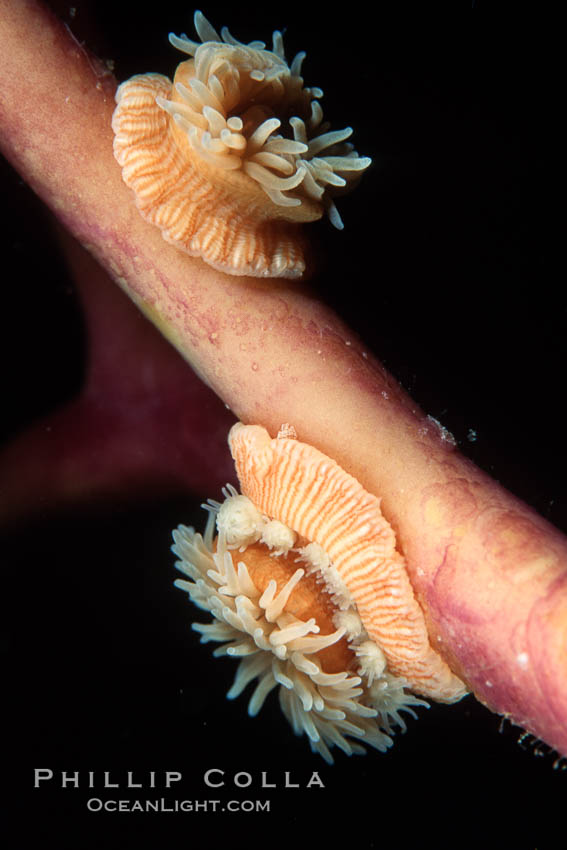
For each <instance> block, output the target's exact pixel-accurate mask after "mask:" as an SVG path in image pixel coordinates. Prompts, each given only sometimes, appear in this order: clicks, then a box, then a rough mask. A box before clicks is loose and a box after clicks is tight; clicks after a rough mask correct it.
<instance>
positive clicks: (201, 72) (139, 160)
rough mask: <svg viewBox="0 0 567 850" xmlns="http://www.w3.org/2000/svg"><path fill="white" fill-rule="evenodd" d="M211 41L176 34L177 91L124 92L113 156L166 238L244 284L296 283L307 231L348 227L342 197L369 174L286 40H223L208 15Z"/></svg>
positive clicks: (147, 80) (161, 84)
mask: <svg viewBox="0 0 567 850" xmlns="http://www.w3.org/2000/svg"><path fill="white" fill-rule="evenodd" d="M194 21H195V29H196V31H197V34H198V36H199V37H200V39H201V41H202V42H203V43H202V44H198V43H197V42H195V41H192V40H191V39H189V38H188V37H187V36H186V35H182V36H180V37H178V36H175V35H173V34H172V35H170V41H171V43H172V44H173V45H174V46H175V47H176V48H178V49H179V50H181V51H183V52H184V53H186V54H188V55H189V56H191V57H192V58H191V59H189V60H187V61H184V62H182V63H181V64H180V65H179V66H178V68H177V70H176V73H175V79H174V83H173V85H172V83H171V81H170V80H169V79H168V78H167V77H165V76H162V75H160V74H142V75H137V76H135V77H132V79H130V80H127V81H126V82H125V83H122V85H121V86H119V88H118V90H117V92H116V102H117V107H116V109H115V112H114V116H113V121H112V127H113V130H114V133H115V139H114V153H115V156H116V159H117V161H118V162H119V164H120V165H121V166H122V175H123V179H124V181H125V182H126V184H127V185H128V186H130V187H131V188H132V189H133V190H134V192H135V196H136V203H137V205H138V208H139V209H140V212H141V213H142V215H143V216H144V218H146V219H147V220H148V221H150V222H152V223H153V224H156V225H157V226H158V227H159V228H160V229H161V231H162V234H163V236H164V238H165V239H166V240H167V241H168V242H171V243H173V244H175V245H176V246H177V247H179V248H181V249H182V250H184V251H186V252H187V253H189V254H191V255H192V256H202V257H203V259H204V260H206V261H207V262H208V263H210V264H211V265H212V266H214V267H215V268H219V269H221V270H223V271H226V272H229V273H231V274H236V275H244V274H247V275H256V276H261V277H291V278H293V277H299V276H300V275H301V274H302V273H303V271H304V269H305V259H304V246H303V239H302V237H301V234H300V230H299V225H300V223H302V222H309V221H314V220H316V219H318V218H321V216H322V215H323V213H324V212H325V211H326V212H327V213H328V215H329V217H330V220H331V222H332V223H333V224H334V225H335V226H336V227H338V228H342V222H341V218H340V216H339V213H338V211H337V209H336V207H335V205H334V202H333V200H332V197H333V195H335V194H336V193H339V192H341V191H344V190H345V189H347V188H348V186H349V184H351V183H352V182H353V181H354V180H355V179H356V178H358V177H359V176H360V173H361V172H362V171H363V170H364V169H365V168H367V167H368V165H369V164H370V159H368V158H367V157H359V156H358V154H357V153H356V151H355V150H353V147H352V145H351V144H349V143H348V142H347V141H346V140H347V139H348V138H349V136H350V135H351V133H352V130H351V128H350V127H347V128H346V129H344V130H339V131H330V130H329V125H328V124H327V123H325V122H323V110H322V108H321V105H320V103H319V98H320V97H322V94H323V93H322V91H321V90H320V89H318V88H308V87H306V86H305V85H304V82H303V78H302V77H301V64H302V61H303V59H304V57H305V54H304V53H299V54H298V55H297V56H296V57H295V59H294V60H293V61H292V63H291V65H288V64H287V62H286V59H285V55H284V49H283V40H282V36H281V33H279V32H274V34H273V46H272V50H271V51H270V50H266V48H265V45H264V43H263V42H258V41H252V42H250V43H249V44H242V43H240V42H239V41H237V40H236V39H235V38H233V37H232V35H231V34H230V33H229V31H228V30H227V29H226V27H225V28H223V29H222V31H221V34H220V35H219V34H218V33H217V32H216V31H215V30H214V29H213V27H212V26H211V25H210V24H209V22H208V21H207V20H206V19H205V18H204V16H203V15H202V14H201V13H200V12H196V13H195V19H194Z"/></svg>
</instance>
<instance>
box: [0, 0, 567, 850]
mask: <svg viewBox="0 0 567 850" xmlns="http://www.w3.org/2000/svg"><path fill="white" fill-rule="evenodd" d="M51 5H53V7H54V8H56V9H57V10H58V12H59V13H60V14H61V15H62V17H63V18H64V19H65V20H66V21H67V22H68V23H69V24H70V26H71V27H72V29H73V31H74V32H75V34H76V35H77V37H78V38H79V39H80V40H84V41H86V43H87V45H88V46H89V47H90V48H91V49H92V50H93V51H94V52H95V53H97V54H98V55H99V56H101V57H102V58H106V59H111V60H113V61H114V63H115V73H116V75H117V77H118V79H119V80H122V79H125V78H127V77H128V76H130V75H131V74H133V73H137V72H144V71H148V70H152V71H159V72H162V73H167V74H171V72H172V71H173V69H174V67H175V64H176V61H177V58H178V56H177V54H176V52H175V51H174V50H173V48H171V47H170V46H169V44H168V42H167V33H168V32H169V31H170V30H173V31H174V32H177V33H179V32H182V31H186V32H188V33H189V35H191V33H192V22H191V17H192V10H191V8H190V7H189V6H188V5H187V3H186V2H183V3H180V2H175V1H174V0H163V2H162V3H161V4H158V5H157V6H156V7H155V8H152V9H151V10H150V9H149V7H145V8H141V5H142V4H139V3H138V2H134V0H121V2H113V3H111V2H106V0H105V2H96V3H95V2H94V0H93V2H80V0H77V2H75V3H74V4H73V6H74V9H75V13H74V15H73V16H71V13H70V11H69V9H70V4H64V3H55V2H53V3H52V4H51ZM369 8H370V7H365V6H364V5H362V6H356V7H355V6H354V4H353V5H352V6H350V7H349V6H347V7H345V8H344V9H343V11H342V12H339V11H338V10H336V9H335V10H333V9H331V7H330V6H328V5H327V4H323V3H293V2H288V3H286V4H280V5H279V6H276V5H273V4H272V5H270V6H268V4H265V3H262V4H260V3H251V4H246V7H245V9H244V7H243V6H241V5H236V4H230V5H229V4H221V3H215V2H212V3H211V4H209V6H207V7H206V8H204V9H203V11H204V12H205V14H206V15H207V17H208V18H209V19H210V20H211V22H212V23H213V24H214V25H215V26H216V27H217V28H220V26H222V25H223V24H227V25H228V26H229V28H230V29H231V31H232V33H233V35H235V36H236V37H237V38H240V39H241V40H243V41H248V40H251V39H253V38H264V39H265V40H266V41H268V42H269V40H270V34H271V31H272V30H273V29H275V28H279V29H284V30H286V33H285V43H286V46H287V51H288V54H287V55H288V58H291V57H292V56H293V55H294V54H295V52H297V51H298V50H302V49H305V50H306V51H307V59H306V61H305V63H304V68H303V73H304V77H305V79H306V82H307V83H308V84H311V85H320V86H321V87H322V88H323V90H324V92H325V97H324V99H323V106H324V109H325V114H326V115H327V116H328V117H329V118H330V120H331V121H332V123H333V126H334V127H341V126H344V125H346V124H350V125H352V126H353V127H354V129H355V136H354V140H355V142H356V147H357V149H358V150H359V152H360V153H361V154H364V155H370V156H372V157H373V160H374V164H373V167H372V169H371V170H370V171H369V172H368V173H367V175H366V176H365V178H364V180H363V181H362V183H361V185H360V186H359V187H358V189H357V190H356V191H355V193H354V194H353V195H352V196H350V197H347V198H345V199H343V200H342V201H341V202H340V211H341V214H342V216H343V220H344V222H345V230H344V232H342V233H339V234H337V233H335V232H333V231H332V229H331V227H330V225H329V224H328V223H326V222H321V223H320V224H317V225H315V226H314V227H313V232H314V239H315V241H316V244H317V246H318V252H319V262H320V264H321V271H320V272H319V275H318V277H317V278H316V279H315V281H314V285H315V286H317V287H320V292H321V297H322V298H324V299H325V300H327V301H328V302H329V303H330V304H331V305H333V306H334V307H335V308H336V309H337V311H338V312H340V314H341V315H342V316H343V317H344V318H345V319H346V321H347V322H348V323H349V324H351V326H352V327H353V328H354V329H355V330H356V331H358V333H359V334H360V335H361V336H362V338H363V339H364V340H365V343H366V344H367V346H368V347H369V348H370V349H372V350H373V351H374V352H375V353H376V354H377V355H378V356H379V357H380V358H381V359H382V361H383V362H384V363H385V364H386V366H387V367H388V368H389V369H390V371H391V372H392V373H393V374H394V375H395V376H396V377H397V378H398V380H400V381H401V383H402V384H403V386H404V387H405V388H406V389H407V390H409V392H410V393H411V394H412V395H413V396H414V398H415V399H416V400H417V401H418V402H419V403H420V404H421V405H422V406H423V408H424V409H425V410H426V411H427V412H428V413H430V414H431V415H432V416H434V417H436V418H437V419H439V420H440V421H441V422H442V423H443V424H444V425H445V426H446V427H447V428H449V430H450V431H452V433H453V434H454V436H455V438H456V440H457V441H458V443H459V446H460V448H461V450H462V451H463V452H464V453H466V454H467V455H468V456H469V457H471V458H472V459H473V460H474V461H475V462H477V463H478V464H479V465H480V466H481V467H483V468H484V469H486V470H487V471H488V472H489V473H490V474H491V475H493V476H494V477H495V478H496V479H497V480H499V481H500V482H502V483H503V484H504V485H505V486H507V487H508V488H509V489H511V490H512V491H513V492H514V493H516V494H517V495H519V496H520V497H522V498H523V499H525V500H526V501H527V502H528V503H529V504H531V505H532V506H534V507H535V508H536V509H537V510H538V511H539V512H540V513H542V514H543V515H544V516H545V517H547V518H548V519H549V520H550V521H551V522H553V523H554V524H556V525H557V526H558V527H559V528H562V529H563V530H565V531H567V502H566V498H565V486H564V481H565V473H566V471H567V470H566V461H565V448H564V430H565V429H564V400H563V399H564V394H565V363H566V361H567V357H566V355H567V344H566V330H567V300H566V296H565V288H564V284H563V282H562V281H560V279H559V273H558V272H557V271H556V270H554V268H553V267H552V265H551V264H550V262H549V248H548V241H549V240H548V233H549V231H550V230H551V229H552V228H551V222H550V216H549V213H548V197H549V194H550V193H549V189H548V181H549V180H550V179H552V178H551V176H550V170H549V171H547V170H546V169H545V168H544V165H545V163H546V160H548V159H549V155H548V152H547V148H548V141H547V138H548V132H549V131H548V127H547V115H546V109H547V107H546V97H545V93H546V90H547V88H548V78H547V74H548V72H547V70H546V67H547V66H546V61H545V60H546V57H547V53H548V51H549V49H550V48H549V46H548V42H549V39H550V32H549V30H548V28H546V26H545V25H543V23H542V22H541V21H538V20H534V18H533V15H532V17H531V18H526V19H524V20H522V21H519V20H518V19H517V17H516V16H507V17H505V18H500V17H499V18H498V19H496V17H495V14H494V7H493V6H490V7H489V4H483V3H478V4H476V5H475V6H474V7H473V8H470V7H469V6H463V7H462V9H461V10H460V12H461V15H462V16H461V17H459V18H458V19H457V18H455V19H446V18H445V19H441V18H439V19H437V18H434V16H433V14H430V15H429V16H428V17H427V18H425V19H424V18H420V19H415V18H413V17H412V15H411V14H410V13H409V12H408V13H407V16H406V17H405V19H404V20H400V19H399V18H397V19H396V20H393V19H392V18H391V17H390V16H389V15H387V14H386V13H385V12H382V9H383V8H385V7H383V6H382V5H381V4H378V7H377V9H376V8H374V7H373V11H372V12H370V11H369ZM549 26H550V27H551V25H549ZM2 185H3V194H4V195H5V197H6V198H7V199H8V208H9V211H10V212H9V217H8V220H7V221H6V222H5V226H4V229H3V233H4V236H3V240H2V241H3V248H4V255H5V256H7V257H8V265H7V266H6V267H5V268H6V269H7V274H6V277H5V280H4V286H3V306H4V311H5V312H4V315H5V317H7V322H6V326H5V328H4V331H3V334H2V340H1V344H2V363H3V364H4V368H3V374H2V382H3V395H4V399H5V409H4V412H3V421H2V429H3V432H4V435H5V438H6V439H9V437H10V436H11V435H12V434H15V433H17V432H18V430H19V429H20V428H22V427H23V426H25V425H26V424H28V423H30V422H33V420H34V419H36V418H37V417H39V416H40V415H43V414H45V413H46V412H48V411H49V410H50V409H54V408H55V406H56V405H57V404H59V403H60V402H61V401H62V400H64V399H66V398H69V397H71V396H72V395H73V394H74V393H75V392H76V390H77V389H78V387H79V386H80V383H81V378H82V374H83V369H84V363H85V356H86V352H85V345H84V328H83V325H82V322H81V316H80V311H79V309H78V306H77V303H76V301H75V298H74V295H73V290H72V282H71V281H70V280H69V278H68V276H67V274H66V270H65V267H64V264H63V263H62V260H61V258H60V257H59V255H58V252H57V248H56V243H55V240H54V238H53V231H52V228H51V224H50V221H49V215H48V214H47V213H46V212H45V211H44V209H43V208H42V205H41V204H40V202H39V201H38V200H37V199H36V198H35V197H34V196H33V195H32V194H31V193H30V192H29V190H28V189H27V187H26V186H25V184H23V182H22V181H21V179H20V178H19V177H18V176H17V175H14V173H13V172H12V171H11V170H10V169H9V167H8V166H5V165H3V167H2ZM30 305H32V310H31V315H30ZM473 432H475V433H474V434H473ZM475 435H476V436H475ZM209 495H210V496H215V495H218V494H214V493H203V494H202V496H203V498H204V497H206V496H209ZM200 501H201V499H197V498H192V497H187V498H186V499H178V498H176V499H175V500H163V499H160V500H156V498H155V497H153V496H152V493H151V492H149V493H147V494H146V496H145V498H143V499H142V500H138V501H137V502H136V503H135V504H130V503H124V504H117V503H115V502H113V503H111V504H108V505H105V506H100V505H97V506H96V507H92V508H90V507H89V506H77V508H76V510H72V511H67V512H65V513H64V514H63V513H50V512H49V511H48V510H46V511H45V514H44V515H42V516H40V517H35V518H34V519H33V521H30V522H28V523H27V524H25V525H20V526H18V527H17V528H15V529H13V530H12V531H11V533H9V534H8V536H7V537H6V538H5V540H4V547H5V552H6V553H7V555H6V557H4V558H3V561H4V564H3V566H4V575H5V599H7V600H8V603H9V613H10V614H15V616H13V617H10V618H9V630H8V634H7V639H6V640H5V642H4V650H5V665H6V666H5V669H6V670H7V673H8V674H9V675H10V676H12V675H13V678H11V680H10V690H9V693H10V695H14V696H15V704H16V717H15V718H14V721H13V723H12V724H11V725H8V726H7V728H6V734H7V744H8V751H9V754H10V757H11V761H10V763H9V765H8V768H7V774H8V778H9V780H10V784H11V785H12V787H13V789H14V790H17V798H16V800H17V808H16V809H15V811H16V812H17V825H18V829H19V830H20V831H21V839H20V838H18V839H17V840H16V843H15V844H11V845H10V846H14V847H20V846H24V838H23V836H24V832H26V831H27V830H28V828H29V827H30V826H31V828H32V830H33V832H34V836H35V840H36V846H45V847H64V846H73V847H87V846H96V847H107V848H114V847H122V846H124V847H126V846H130V844H132V845H135V846H140V847H141V846H144V847H145V846H147V847H160V848H161V847H163V848H169V847H172V848H173V847H178V846H186V845H187V844H188V843H189V844H190V843H191V842H193V841H201V840H202V839H200V838H198V835H204V836H205V837H206V842H207V846H210V847H213V848H217V847H218V848H224V847H240V846H242V847H244V846H246V847H248V846H250V843H251V842H253V843H254V844H255V845H256V846H262V847H268V848H279V847H291V846H298V847H303V846H307V844H308V843H309V845H311V844H312V843H315V842H316V843H317V844H321V845H324V844H331V845H332V846H342V845H344V844H345V842H346V843H347V844H348V846H351V845H352V846H353V847H354V846H357V847H360V848H371V847H377V848H378V847H387V848H389V847H396V848H401V847H414V846H417V845H419V844H424V843H425V844H427V845H428V846H436V847H455V846H460V847H469V846H470V847H490V848H539V850H541V848H548V847H549V848H555V847H560V848H561V847H567V839H566V837H565V829H564V806H565V800H566V791H567V773H565V771H560V770H557V769H554V768H553V764H554V757H553V755H545V752H546V749H547V748H546V747H544V746H537V745H534V744H533V743H531V744H530V743H529V742H527V741H526V742H524V744H523V745H519V744H518V738H519V736H520V730H518V729H516V728H513V727H511V726H510V724H508V723H504V724H501V722H500V719H499V718H498V717H496V716H494V715H492V714H490V713H489V712H488V711H486V710H485V709H483V708H482V707H481V706H480V705H479V704H478V703H476V702H475V701H474V699H472V698H471V697H469V698H467V699H465V700H463V702H461V703H460V704H459V705H457V706H454V707H446V706H439V705H435V706H432V707H431V708H430V709H429V710H428V711H425V710H421V711H420V718H419V721H411V720H410V722H409V729H408V732H407V733H406V734H405V735H399V736H398V737H397V739H396V743H395V746H394V748H393V749H392V750H391V751H390V752H389V753H387V754H386V755H381V754H379V753H369V754H368V755H367V756H366V757H352V758H350V759H349V758H347V757H344V756H343V755H342V754H341V753H338V754H337V757H336V763H335V765H334V766H333V767H328V766H327V765H325V763H324V762H323V761H322V760H321V759H320V758H319V757H318V756H312V755H311V754H310V751H309V747H308V745H307V742H306V741H305V740H300V739H295V738H294V737H293V735H292V733H291V731H290V730H289V728H288V727H287V724H286V722H285V720H284V719H283V718H282V717H281V714H280V711H279V708H278V706H277V701H276V700H275V699H271V700H270V701H269V702H268V704H267V705H266V706H265V707H264V708H263V710H262V712H261V714H260V716H259V717H258V718H256V719H250V718H248V717H247V714H246V699H245V698H240V699H239V700H237V701H236V702H235V703H228V702H227V701H226V700H225V697H224V695H225V693H226V691H227V690H228V688H229V686H230V683H231V681H232V675H233V671H234V668H233V664H232V662H231V661H230V660H224V659H223V660H212V659H211V657H210V656H211V649H210V648H209V647H200V646H199V644H198V636H197V635H195V634H194V633H193V632H191V631H190V630H189V623H190V622H191V621H192V619H193V616H194V615H193V612H192V611H191V610H190V609H189V607H188V605H187V602H186V600H185V597H184V595H183V594H181V593H179V591H176V590H174V588H173V587H172V584H171V582H172V580H173V578H174V575H173V570H172V568H171V565H172V561H173V558H172V557H171V556H170V555H169V553H168V547H169V545H170V530H171V528H172V527H173V526H175V525H176V524H178V523H179V522H186V523H193V524H197V525H200V524H201V516H200V514H201V512H200V511H199V502H200ZM196 619H199V617H198V616H197V617H196ZM202 619H203V617H201V620H202ZM12 758H13V761H12ZM34 767H39V768H51V769H53V770H54V771H61V770H66V771H75V770H78V771H81V773H82V776H83V777H86V773H87V771H89V770H94V771H98V772H99V773H98V775H99V776H100V775H101V773H100V772H102V771H104V770H109V771H112V774H113V777H118V778H119V779H124V778H125V772H126V771H127V770H133V771H136V772H137V774H136V775H137V777H139V776H144V775H146V776H147V775H148V772H149V771H152V770H153V771H156V772H157V773H158V776H159V772H160V771H163V770H179V771H181V772H182V773H183V776H184V782H183V785H182V786H181V787H178V788H176V790H175V793H174V794H172V795H170V797H177V798H180V799H181V798H183V799H192V800H206V799H221V800H222V804H223V805H225V804H226V801H227V800H230V799H252V800H255V799H262V800H263V799H269V800H270V801H271V812H270V813H269V814H267V813H259V814H228V813H226V812H224V813H218V814H214V815H213V814H211V813H191V814H166V813H163V814H160V815H149V814H148V815H141V814H140V815H132V814H92V813H88V812H87V811H86V808H85V802H86V800H87V799H88V798H89V797H90V796H93V794H94V796H100V797H103V798H104V797H106V796H108V797H110V796H112V797H118V798H124V799H125V798H127V797H128V796H132V794H130V793H129V792H128V791H126V790H124V789H123V790H121V791H120V792H110V791H109V792H104V791H100V793H99V792H92V791H89V790H88V789H86V788H84V787H83V788H80V789H79V790H66V791H63V790H61V789H60V788H59V787H56V783H55V782H52V783H51V784H50V786H49V787H48V788H42V789H40V790H36V791H33V789H32V779H33V776H32V771H33V768H34ZM213 767H214V768H220V769H223V770H225V771H226V778H227V787H226V788H225V789H221V790H218V791H216V792H213V791H212V790H209V791H208V790H207V789H206V788H205V786H204V784H203V781H202V777H203V773H204V772H205V770H207V769H209V768H213ZM313 770H317V771H319V773H320V776H321V778H322V780H323V782H324V784H325V789H324V790H320V789H317V788H313V789H309V790H308V789H306V788H304V787H302V788H300V789H285V788H283V783H284V774H285V772H286V771H288V772H290V773H291V779H292V781H294V782H299V783H300V784H301V785H302V786H304V785H305V783H306V782H307V781H308V779H309V777H310V775H311V772H312V771H313ZM20 771H21V779H22V782H21V785H17V784H16V782H15V778H14V777H15V776H16V773H19V772H20ZM239 771H247V772H249V773H250V774H251V775H252V776H253V785H252V786H251V787H250V788H248V789H238V788H234V786H233V785H232V783H231V782H230V778H231V777H232V776H233V775H234V773H237V772H239ZM262 771H267V772H268V779H269V781H271V782H276V783H278V786H279V787H278V788H277V789H270V790H267V791H263V790H262V789H261V788H260V782H261V773H262ZM163 795H164V796H166V797H167V796H168V795H167V792H163ZM138 796H141V797H153V796H162V790H161V789H160V788H158V789H156V791H151V790H148V789H145V790H144V791H143V792H138ZM343 830H345V832H346V836H347V837H346V838H342V837H340V836H341V835H342V832H343ZM20 841H21V843H20Z"/></svg>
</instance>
